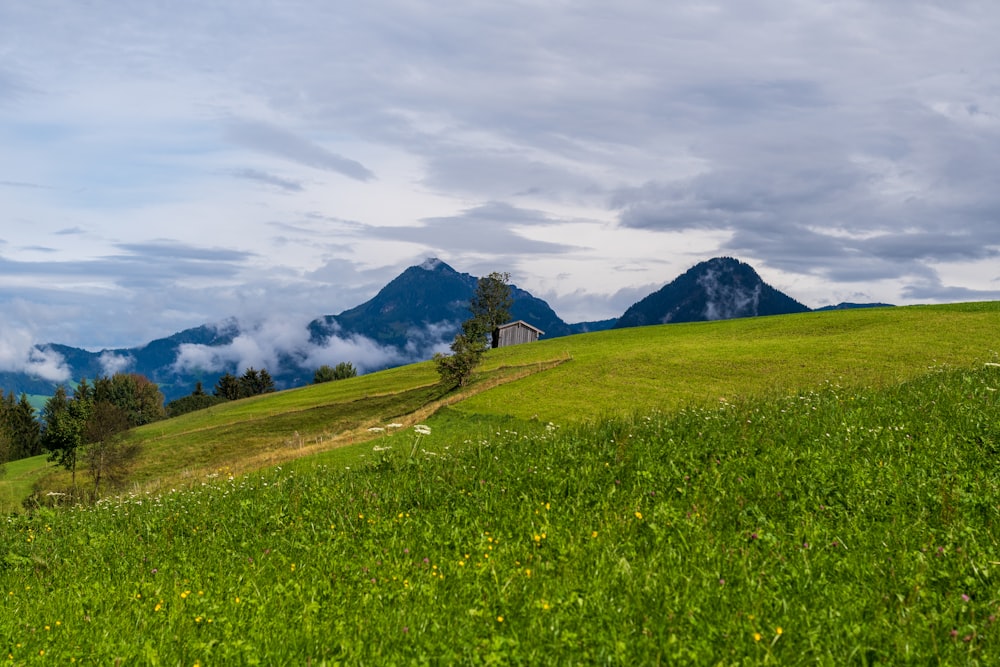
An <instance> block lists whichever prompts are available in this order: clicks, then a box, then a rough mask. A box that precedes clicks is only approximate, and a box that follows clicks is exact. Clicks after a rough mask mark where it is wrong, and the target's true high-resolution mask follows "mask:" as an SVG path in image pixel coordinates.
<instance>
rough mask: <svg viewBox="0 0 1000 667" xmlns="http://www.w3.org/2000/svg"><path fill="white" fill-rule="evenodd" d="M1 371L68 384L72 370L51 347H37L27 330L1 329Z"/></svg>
mask: <svg viewBox="0 0 1000 667" xmlns="http://www.w3.org/2000/svg"><path fill="white" fill-rule="evenodd" d="M0 371H7V372H10V373H27V374H28V375H32V376H34V377H38V378H41V379H43V380H48V381H51V382H66V381H67V380H69V379H70V369H69V366H67V365H66V360H65V359H64V358H63V356H62V355H61V354H59V353H58V352H56V351H55V350H53V349H52V348H51V347H36V346H35V343H34V340H33V337H32V335H31V333H30V332H29V331H27V330H25V329H0Z"/></svg>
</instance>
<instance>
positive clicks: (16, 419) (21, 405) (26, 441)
mask: <svg viewBox="0 0 1000 667" xmlns="http://www.w3.org/2000/svg"><path fill="white" fill-rule="evenodd" d="M11 395H12V396H13V394H11ZM7 425H8V429H9V431H10V438H11V446H12V451H11V460H13V459H23V458H27V457H29V456H37V455H38V454H41V453H42V442H41V424H39V423H38V419H37V417H36V415H35V408H34V406H32V405H31V403H30V402H29V401H28V395H27V394H21V400H20V401H18V402H17V405H15V406H13V407H12V408H11V409H10V411H9V412H8V414H7Z"/></svg>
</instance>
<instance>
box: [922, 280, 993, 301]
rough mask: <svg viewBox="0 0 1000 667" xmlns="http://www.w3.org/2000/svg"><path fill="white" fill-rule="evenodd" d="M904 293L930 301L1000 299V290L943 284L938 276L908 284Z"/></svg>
mask: <svg viewBox="0 0 1000 667" xmlns="http://www.w3.org/2000/svg"><path fill="white" fill-rule="evenodd" d="M902 294H903V297H904V298H906V299H913V300H919V301H929V302H961V301H997V300H1000V290H979V289H970V288H968V287H955V286H947V285H942V284H941V281H940V280H938V279H937V277H936V276H934V277H933V278H931V279H928V280H923V281H919V282H915V283H912V284H909V285H906V286H905V287H904V288H903V291H902Z"/></svg>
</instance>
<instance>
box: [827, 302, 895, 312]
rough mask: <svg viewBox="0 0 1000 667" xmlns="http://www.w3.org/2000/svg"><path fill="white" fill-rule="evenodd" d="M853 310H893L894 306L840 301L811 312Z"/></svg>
mask: <svg viewBox="0 0 1000 667" xmlns="http://www.w3.org/2000/svg"><path fill="white" fill-rule="evenodd" d="M854 308H895V306H893V305H892V304H891V303H851V302H849V301H842V302H840V303H838V304H837V305H836V306H822V307H821V308H814V309H813V310H816V311H821V310H852V309H854Z"/></svg>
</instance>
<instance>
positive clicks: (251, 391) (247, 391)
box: [239, 366, 275, 398]
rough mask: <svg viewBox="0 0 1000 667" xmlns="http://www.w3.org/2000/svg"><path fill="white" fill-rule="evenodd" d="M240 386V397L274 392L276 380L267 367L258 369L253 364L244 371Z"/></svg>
mask: <svg viewBox="0 0 1000 667" xmlns="http://www.w3.org/2000/svg"><path fill="white" fill-rule="evenodd" d="M239 388H240V393H239V396H240V398H245V397H247V396H257V395H258V394H267V393H270V392H273V391H274V389H275V387H274V380H273V379H272V378H271V374H270V373H268V372H267V369H266V368H262V369H260V370H259V371H258V370H256V369H255V368H254V367H253V366H251V367H250V368H248V369H246V371H244V372H243V375H242V376H241V377H240V379H239Z"/></svg>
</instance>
